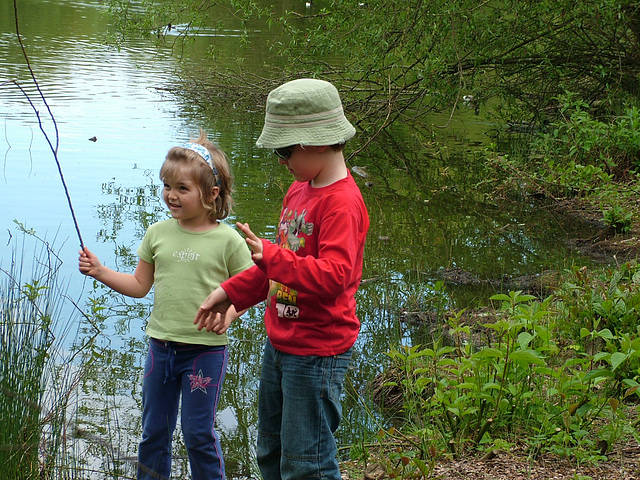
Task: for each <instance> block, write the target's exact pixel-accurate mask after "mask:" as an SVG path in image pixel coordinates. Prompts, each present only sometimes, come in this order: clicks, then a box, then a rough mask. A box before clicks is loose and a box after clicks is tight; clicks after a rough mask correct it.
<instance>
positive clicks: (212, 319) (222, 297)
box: [193, 287, 238, 334]
mask: <svg viewBox="0 0 640 480" xmlns="http://www.w3.org/2000/svg"><path fill="white" fill-rule="evenodd" d="M227 312H229V317H228V318H227ZM237 316H238V314H237V313H236V309H235V307H234V306H233V305H232V304H231V301H230V300H229V297H228V296H227V293H226V292H225V291H224V290H223V289H222V288H221V287H218V288H216V289H215V290H214V291H213V292H211V293H210V294H209V296H208V297H207V298H206V300H205V301H204V302H203V304H202V305H201V306H200V308H199V309H198V313H197V314H196V318H195V320H194V321H193V323H194V324H195V325H196V326H197V328H198V330H202V329H203V328H205V329H206V330H207V332H211V331H214V332H216V333H217V334H222V333H224V332H226V331H227V328H229V325H230V324H231V322H232V321H233V320H234V319H235V318H236V317H237ZM225 324H226V325H225ZM214 327H215V329H214Z"/></svg>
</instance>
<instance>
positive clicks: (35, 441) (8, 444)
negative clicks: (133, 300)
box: [0, 222, 95, 480]
mask: <svg viewBox="0 0 640 480" xmlns="http://www.w3.org/2000/svg"><path fill="white" fill-rule="evenodd" d="M15 223H16V224H17V225H18V228H19V229H20V231H21V232H22V233H23V234H24V237H23V239H22V246H21V248H22V250H18V248H17V247H15V248H14V251H13V255H12V258H11V262H10V268H9V269H8V270H4V269H2V268H0V273H1V275H2V280H1V282H0V464H1V465H2V478H6V479H9V480H13V479H21V480H22V479H39V480H40V479H49V478H63V477H64V478H67V477H66V476H64V475H58V473H59V472H60V471H61V470H62V469H63V468H64V469H65V470H68V469H69V468H71V467H73V462H72V461H71V460H70V459H69V458H68V457H67V454H68V451H67V444H66V443H65V435H64V429H65V428H66V427H67V426H68V414H69V413H70V412H71V410H70V408H71V405H72V403H71V398H72V395H73V393H74V390H75V387H76V384H77V383H76V382H77V380H78V378H79V376H81V375H82V372H83V366H84V365H85V364H83V360H84V355H85V353H86V351H87V350H89V349H88V346H89V344H90V342H91V340H92V337H91V336H87V337H86V339H85V340H87V343H84V344H82V345H81V344H74V343H72V342H68V343H67V344H64V343H65V342H66V341H67V335H68V334H69V332H70V331H71V326H72V325H73V324H74V322H75V321H77V318H76V315H75V314H76V313H77V311H76V310H75V306H72V307H71V311H69V310H68V308H69V305H67V302H66V291H65V286H64V285H62V284H61V282H60V281H59V279H58V272H59V268H60V266H61V264H62V262H61V260H60V259H59V258H58V256H57V254H56V252H55V251H54V250H53V249H52V247H51V246H50V245H49V244H48V243H47V242H46V241H44V240H42V239H40V238H38V237H36V235H35V232H34V231H33V230H30V229H27V228H25V227H24V225H22V224H20V223H18V222H15ZM29 240H35V241H36V251H35V252H34V254H32V255H26V254H25V245H26V242H27V241H29ZM38 247H39V248H38ZM31 261H33V264H31V263H30V262H31ZM30 264H31V265H32V272H31V274H30V276H29V277H28V279H27V273H26V270H27V269H28V266H29V265H30ZM92 333H93V335H94V337H95V331H94V332H92ZM94 337H93V338H94ZM76 361H78V362H79V363H78V364H76V363H75V362H76ZM65 475H66V474H65Z"/></svg>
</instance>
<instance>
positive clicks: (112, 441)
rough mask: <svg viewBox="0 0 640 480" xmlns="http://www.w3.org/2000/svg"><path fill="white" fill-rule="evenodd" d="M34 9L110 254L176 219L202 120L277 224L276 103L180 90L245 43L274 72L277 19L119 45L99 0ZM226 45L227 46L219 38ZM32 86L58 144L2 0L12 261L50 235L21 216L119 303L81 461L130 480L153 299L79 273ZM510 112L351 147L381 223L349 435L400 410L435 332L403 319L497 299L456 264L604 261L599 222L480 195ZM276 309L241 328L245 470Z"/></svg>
mask: <svg viewBox="0 0 640 480" xmlns="http://www.w3.org/2000/svg"><path fill="white" fill-rule="evenodd" d="M18 7H19V9H20V10H19V13H18V21H19V26H20V33H21V35H22V39H23V42H24V45H25V47H26V50H27V53H28V55H29V59H30V62H31V66H32V68H33V71H34V73H35V75H36V77H37V81H38V84H39V85H40V88H41V90H42V93H43V95H44V96H45V98H46V100H47V102H48V104H49V106H50V108H51V112H52V113H53V115H54V117H55V120H56V124H57V128H58V135H59V149H58V152H57V153H58V159H59V162H60V165H61V168H62V172H63V174H64V179H65V181H66V184H67V187H68V191H69V195H70V197H71V200H72V203H73V207H74V210H75V214H76V217H77V220H78V225H79V227H80V231H81V234H82V237H83V240H84V243H85V245H86V246H87V247H88V248H90V249H91V250H92V251H94V252H95V253H96V254H97V255H98V256H99V257H100V258H101V260H102V261H103V263H105V264H106V265H109V266H111V267H114V268H117V269H120V270H123V271H127V270H128V271H131V269H132V268H133V265H135V263H136V261H137V259H136V257H135V250H136V248H137V245H138V243H139V241H140V239H141V238H142V235H143V233H144V231H145V228H146V226H148V225H149V224H150V223H151V222H153V221H156V220H158V219H162V218H166V211H165V208H164V206H163V205H162V203H161V201H160V199H159V198H158V186H159V180H158V169H159V166H160V164H161V163H162V161H163V159H164V156H165V154H166V152H167V150H168V149H169V148H170V147H172V146H174V145H179V144H181V143H184V142H185V141H187V140H188V139H189V138H191V137H193V136H196V135H197V132H198V129H199V128H204V129H205V130H206V131H207V132H209V134H210V138H211V139H213V140H214V141H215V142H217V143H218V144H219V145H220V146H221V147H222V149H223V150H225V151H226V152H227V154H228V156H229V158H230V159H231V163H232V168H233V172H234V175H235V178H236V194H235V199H236V204H237V205H236V208H235V212H234V217H233V218H231V219H230V221H233V220H234V219H235V218H237V219H239V220H242V221H243V222H245V221H246V222H249V223H250V224H251V226H252V228H253V230H254V231H257V232H259V233H260V235H262V236H264V237H266V238H273V236H274V234H275V228H276V227H275V225H276V222H277V216H278V212H279V207H280V202H281V199H282V195H283V193H284V191H285V190H286V187H287V186H288V184H289V183H290V181H291V178H290V177H289V175H288V173H287V172H286V171H284V170H283V169H281V168H279V166H278V164H277V161H276V160H275V158H272V157H271V156H270V155H269V154H268V153H265V152H264V151H261V150H259V149H257V148H256V147H255V144H254V142H255V139H256V138H257V136H258V134H259V132H260V129H261V126H262V119H263V113H262V112H263V105H261V104H260V105H255V108H252V109H250V111H245V110H238V109H233V108H226V109H224V110H221V111H214V112H211V111H207V112H206V113H205V111H204V110H202V109H201V108H199V106H198V105H197V101H196V100H195V99H193V98H189V97H188V96H187V95H185V94H184V93H183V92H181V91H180V90H179V89H178V90H176V89H175V87H176V85H178V83H177V81H176V80H177V79H179V78H183V77H192V78H194V79H195V80H202V81H206V79H207V75H208V71H209V70H208V69H209V68H212V67H213V65H230V66H231V65H233V63H234V61H235V56H237V52H242V54H243V55H244V56H246V57H247V61H246V64H247V65H248V68H250V69H252V70H254V71H257V72H259V71H260V68H261V65H263V64H264V63H268V64H269V66H271V67H273V66H276V65H277V64H278V62H286V59H281V58H277V57H273V58H270V57H269V53H268V51H267V50H266V47H265V46H264V45H265V41H266V40H267V39H268V38H270V36H273V34H272V33H270V32H269V31H268V30H267V29H266V28H257V27H256V28H255V30H254V31H253V32H252V37H253V38H254V41H255V43H254V44H253V45H252V46H250V47H247V46H245V45H244V44H243V43H242V41H241V39H240V38H239V35H238V32H237V30H236V29H234V28H233V22H231V23H229V25H231V26H230V27H229V28H228V29H226V30H215V29H213V28H212V29H211V30H210V31H209V30H207V31H203V32H200V35H198V37H197V39H196V42H195V43H193V44H191V43H187V44H184V45H182V44H181V43H180V42H179V39H178V38H176V42H178V43H176V44H174V45H173V47H174V48H167V47H165V48H158V47H156V45H155V44H154V43H153V42H150V41H149V42H146V41H137V40H129V41H126V42H125V43H124V44H123V45H122V47H121V48H120V49H115V48H113V47H109V46H108V45H106V44H105V37H106V35H107V33H108V32H109V23H108V18H107V17H106V16H105V10H104V7H103V6H102V5H101V3H100V2H97V1H96V2H90V1H84V2H83V1H78V0H21V1H19V2H18ZM302 8H304V7H302ZM227 15H228V13H227ZM223 20H225V18H223ZM226 20H229V21H231V18H230V17H227V18H226ZM211 47H213V48H215V50H216V52H217V57H216V60H215V61H211V60H208V59H206V58H205V56H204V54H203V52H205V51H206V50H207V49H208V48H211ZM263 62H264V63H263ZM10 80H15V81H16V82H17V83H18V84H19V85H20V86H21V87H22V88H23V89H24V90H25V91H26V94H27V95H26V96H25V94H24V93H22V92H21V91H20V90H19V89H18V88H17V87H16V86H15V84H14V83H12V82H10ZM267 93H268V92H266V91H265V92H262V96H263V97H264V96H266V94H267ZM28 100H31V101H32V102H33V103H34V106H35V108H36V110H37V111H38V112H39V114H40V117H41V119H42V128H44V130H45V131H46V133H47V135H48V136H49V138H50V140H51V141H52V142H53V143H54V144H55V141H56V135H55V130H54V124H53V122H52V121H51V118H50V116H49V115H48V113H47V110H46V108H45V106H44V105H43V103H42V101H41V99H39V97H38V92H37V91H36V90H35V88H34V83H33V81H32V80H31V78H30V76H29V71H28V69H27V66H26V62H25V59H24V57H23V55H22V52H21V50H20V47H19V44H18V41H17V36H16V32H15V22H14V12H13V2H9V1H4V2H0V122H1V125H0V128H1V129H2V133H1V134H0V153H1V157H2V172H1V174H2V175H1V177H0V182H2V191H3V193H4V195H3V200H4V208H3V209H2V210H1V211H0V226H1V227H2V229H1V230H0V266H2V267H3V268H5V269H6V268H7V267H6V265H7V263H8V262H9V261H10V259H11V257H12V255H13V253H14V252H15V251H16V249H17V250H18V252H20V251H23V252H24V254H25V257H24V259H23V261H24V262H25V265H28V264H29V262H30V261H31V258H32V255H31V253H30V252H31V248H35V247H32V246H33V245H37V244H38V243H39V242H38V241H37V240H35V239H34V238H33V237H31V236H27V237H26V240H24V242H25V244H26V246H25V247H22V246H21V245H22V242H23V235H22V234H21V233H20V232H19V229H18V228H17V226H16V224H15V223H14V221H17V222H19V223H21V224H22V225H23V226H24V227H25V228H26V229H32V230H33V231H34V232H35V234H36V235H37V236H38V237H40V238H42V239H45V240H46V241H48V242H50V243H51V244H52V245H54V247H55V249H56V251H57V254H58V256H59V258H60V259H61V261H62V266H61V275H62V277H63V281H64V283H65V284H66V285H68V296H69V298H70V299H71V300H73V303H75V304H76V305H78V306H80V307H81V308H83V309H85V311H87V312H88V311H89V309H88V304H89V299H94V300H99V301H100V302H103V304H104V305H106V306H107V309H106V310H105V311H102V313H101V314H102V315H103V318H99V319H96V322H97V325H98V326H99V327H100V331H99V334H98V335H97V337H96V338H95V344H94V347H92V348H94V349H95V353H96V355H95V362H96V363H95V364H94V367H96V368H95V369H94V370H92V373H91V374H90V375H88V376H87V378H85V379H84V381H83V383H82V385H81V388H79V389H78V397H77V400H76V403H75V406H76V407H77V411H76V415H75V416H74V417H73V418H72V419H71V420H70V422H71V423H72V424H73V426H74V428H75V429H76V430H75V432H76V435H72V436H71V437H70V438H71V441H72V443H73V448H72V453H73V455H75V457H76V458H77V462H78V463H77V465H76V468H78V469H82V468H86V469H87V471H89V470H92V471H93V473H91V474H90V476H91V477H92V478H107V477H109V478H114V476H117V475H116V474H115V473H114V472H121V475H124V476H126V475H127V474H130V473H131V471H132V470H131V468H132V462H131V460H130V459H131V458H135V451H136V444H137V441H138V436H139V418H138V405H139V401H140V382H139V378H138V377H139V373H140V363H141V358H142V352H143V351H144V345H145V339H144V335H143V328H144V321H145V315H146V309H147V308H148V300H147V301H142V302H137V301H135V302H134V301H133V300H131V299H123V298H122V297H120V296H117V295H113V294H111V293H110V292H109V291H107V290H106V289H104V288H101V287H100V286H95V285H93V282H91V281H90V280H88V279H86V278H85V277H83V276H82V275H80V274H79V273H78V272H77V269H76V268H77V252H78V250H79V240H78V237H77V234H76V231H75V228H74V224H73V221H72V217H71V214H70V211H69V206H68V203H67V199H66V196H65V193H64V189H63V186H62V182H61V178H60V175H59V172H58V169H57V166H56V163H55V161H54V160H55V159H54V156H53V154H52V152H51V149H50V147H49V145H48V143H47V141H46V139H45V137H44V135H43V133H42V132H41V130H40V126H39V123H38V118H37V116H36V114H35V112H34V108H33V107H32V106H31V105H30V104H29V101H28ZM434 123H444V122H440V119H434ZM495 128H496V126H495V125H492V124H491V123H490V122H489V121H487V120H486V119H484V118H482V117H481V116H480V117H476V116H474V115H473V114H472V113H470V112H468V113H466V114H465V113H463V114H461V115H459V116H458V117H456V119H455V121H454V122H453V123H452V126H451V128H449V129H447V130H446V131H442V132H441V133H440V135H441V141H443V142H444V143H445V144H446V145H447V150H446V151H433V150H428V149H424V148H422V146H421V145H419V144H418V142H416V141H415V140H414V139H413V137H412V136H411V134H410V133H408V132H404V131H403V130H402V128H399V129H398V130H397V131H395V132H394V136H393V138H385V140H384V141H380V142H377V143H375V144H374V145H372V146H371V147H370V148H369V149H368V150H367V151H366V152H365V153H364V154H361V155H359V156H358V157H356V158H354V159H353V160H352V162H351V166H352V167H359V168H357V169H355V170H357V171H360V172H363V171H364V172H366V175H367V177H366V178H364V177H361V176H360V175H356V178H357V180H358V182H359V183H360V185H361V188H362V190H363V194H364V196H365V201H366V202H367V205H368V208H369V212H370V216H371V230H370V235H369V240H368V244H367V250H366V259H365V272H364V278H365V280H366V282H365V283H364V285H363V287H362V289H361V292H360V293H359V299H358V300H359V316H360V317H361V320H362V323H363V326H362V334H361V336H360V338H359V340H358V343H357V344H356V352H357V353H356V356H355V358H354V366H353V369H352V371H351V373H350V376H349V382H348V386H347V387H348V388H347V395H346V398H345V421H344V423H343V425H342V427H341V429H340V432H339V439H340V442H341V444H346V445H348V444H350V443H354V442H357V441H359V440H360V439H362V438H365V437H366V436H367V435H368V434H369V433H371V432H375V431H376V430H377V427H378V425H379V424H384V419H381V418H379V415H378V414H377V413H376V409H375V407H374V406H373V405H372V404H371V401H370V400H369V394H368V390H367V386H368V384H369V382H370V381H371V379H372V378H373V376H375V374H376V373H377V372H379V370H380V368H381V365H384V363H383V359H384V352H386V351H387V349H388V348H389V346H390V345H393V344H397V343H400V342H402V343H408V344H412V343H417V342H421V341H425V338H426V337H425V336H424V332H423V330H422V328H421V327H419V326H414V325H410V324H406V323H403V322H401V321H400V318H401V314H402V312H406V311H416V310H421V309H422V310H432V309H436V307H437V306H443V305H445V306H450V307H462V306H466V305H469V304H473V303H474V302H479V303H482V302H483V301H486V298H488V296H489V295H491V294H492V293H494V292H495V291H496V288H497V287H496V286H495V285H496V283H495V281H494V282H493V283H491V284H489V283H487V282H484V283H482V285H484V286H479V285H478V284H476V285H471V286H469V285H455V284H451V285H448V287H447V290H446V291H445V292H440V291H437V290H436V289H435V288H434V285H435V284H436V282H437V281H438V280H440V279H441V272H442V270H443V269H454V268H455V269H461V270H464V271H467V272H471V273H472V274H473V275H475V276H477V277H478V278H481V279H493V280H495V279H500V278H507V277H516V276H520V275H531V274H536V273H539V272H542V271H544V270H547V269H561V268H566V267H568V266H569V265H570V264H571V263H573V262H577V263H580V262H588V260H587V259H582V258H580V257H579V256H578V255H576V254H575V253H574V252H571V251H570V250H568V249H567V248H566V246H565V244H564V242H563V239H564V238H565V237H569V236H571V235H574V234H586V233H588V232H587V231H585V230H580V229H581V228H582V227H580V226H576V225H573V224H571V223H570V222H567V220H566V219H564V218H561V217H558V216H555V215H553V214H550V213H549V212H547V211H544V210H543V209H540V208H539V206H538V205H536V204H534V203H531V202H521V203H519V204H518V205H516V206H512V207H510V208H508V209H505V208H504V207H498V206H496V205H494V204H493V203H491V202H486V201H485V199H484V197H483V196H482V195H481V194H480V192H479V190H478V188H477V184H478V183H479V182H480V181H481V180H482V178H483V175H484V170H483V165H482V164H481V163H478V162H477V161H474V159H475V158H476V157H475V156H474V154H473V152H472V150H473V149H472V148H470V147H469V145H478V144H481V143H482V142H487V141H489V138H488V137H487V136H486V135H485V134H484V133H485V132H486V131H487V130H490V129H495ZM94 140H95V141H94ZM356 142H357V140H356ZM487 285H491V286H490V287H489V286H487ZM70 310H73V307H72V306H71V307H70ZM260 313H261V309H260V307H256V308H254V309H252V310H251V311H250V312H249V313H248V314H247V315H246V318H245V319H244V320H243V321H242V323H241V324H239V325H235V326H234V328H233V330H232V335H231V336H232V338H233V343H232V358H231V362H230V365H229V374H228V377H227V380H226V383H225V390H224V396H223V399H222V401H221V408H220V418H219V428H220V431H221V433H222V442H223V447H224V448H225V453H226V460H227V463H228V473H229V478H251V477H252V475H254V472H255V465H254V460H253V456H254V455H253V453H254V452H253V448H254V447H253V445H254V436H255V435H254V434H255V430H254V429H255V425H256V416H257V412H256V408H255V392H256V386H257V374H258V368H259V362H260V349H261V344H262V341H263V340H264V332H263V328H262V324H261V320H260ZM73 318H77V317H76V316H74V317H73ZM78 322H79V326H78V329H81V328H82V326H81V325H80V323H81V322H80V320H78ZM82 335H83V334H82V333H80V336H82ZM177 457H178V460H177V461H176V465H175V472H176V478H181V476H182V475H184V472H185V471H186V460H185V452H184V449H183V448H182V447H181V446H180V445H178V446H177ZM107 472H110V473H107ZM87 475H89V473H87Z"/></svg>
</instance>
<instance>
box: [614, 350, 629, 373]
mask: <svg viewBox="0 0 640 480" xmlns="http://www.w3.org/2000/svg"><path fill="white" fill-rule="evenodd" d="M628 356H629V355H628V354H626V353H622V352H615V353H613V354H611V367H612V368H613V370H615V369H616V368H618V367H619V366H620V365H621V364H622V363H624V361H625V360H626V359H627V357H628Z"/></svg>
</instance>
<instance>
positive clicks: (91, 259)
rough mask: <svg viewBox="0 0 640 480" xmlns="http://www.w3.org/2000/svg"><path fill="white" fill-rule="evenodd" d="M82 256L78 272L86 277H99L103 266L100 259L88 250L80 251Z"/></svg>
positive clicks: (79, 260)
mask: <svg viewBox="0 0 640 480" xmlns="http://www.w3.org/2000/svg"><path fill="white" fill-rule="evenodd" d="M79 253H80V256H79V257H78V270H80V273H82V274H84V275H89V276H90V277H95V276H96V275H99V273H100V269H101V268H102V264H101V263H100V260H99V259H98V257H96V256H95V255H94V254H93V253H91V251H89V249H88V248H86V247H85V249H84V250H80V252H79Z"/></svg>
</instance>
